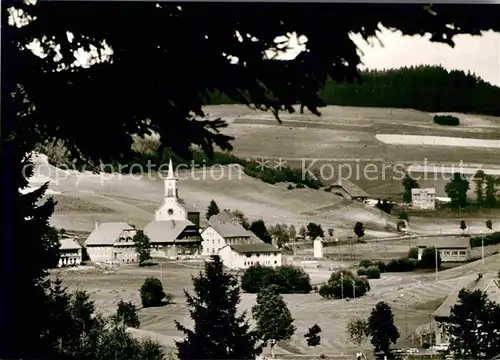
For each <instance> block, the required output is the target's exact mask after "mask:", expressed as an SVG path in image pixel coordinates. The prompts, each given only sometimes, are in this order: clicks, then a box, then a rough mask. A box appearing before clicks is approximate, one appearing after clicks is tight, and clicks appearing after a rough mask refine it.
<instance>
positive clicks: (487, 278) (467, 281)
mask: <svg viewBox="0 0 500 360" xmlns="http://www.w3.org/2000/svg"><path fill="white" fill-rule="evenodd" d="M478 275H479V274H474V275H471V276H468V277H466V278H462V279H461V280H460V281H459V282H458V283H457V285H456V286H455V288H454V289H453V291H452V292H451V294H450V295H449V296H448V297H447V298H446V300H445V301H444V302H443V303H442V304H441V306H440V307H439V308H438V309H437V310H436V311H435V312H434V314H432V316H433V317H434V318H436V317H438V318H446V317H448V316H450V312H451V309H452V308H453V306H455V305H456V304H457V303H458V295H459V293H460V290H462V289H463V288H465V289H467V290H469V291H476V290H481V291H486V293H487V294H488V297H489V299H490V300H492V301H496V302H500V280H499V279H496V278H495V277H494V275H491V274H490V275H487V274H485V275H483V276H481V277H479V276H478ZM492 290H497V291H492Z"/></svg>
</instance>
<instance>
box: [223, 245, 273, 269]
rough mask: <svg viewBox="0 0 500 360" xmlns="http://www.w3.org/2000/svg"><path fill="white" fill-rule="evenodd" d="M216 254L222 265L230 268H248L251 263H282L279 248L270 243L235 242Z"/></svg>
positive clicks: (267, 264) (265, 264) (266, 264)
mask: <svg viewBox="0 0 500 360" xmlns="http://www.w3.org/2000/svg"><path fill="white" fill-rule="evenodd" d="M218 255H219V257H220V259H221V261H222V263H223V265H224V266H225V267H227V268H229V269H232V270H242V269H248V268H249V267H251V266H253V265H262V266H270V267H276V266H281V265H282V254H281V250H280V249H278V248H277V247H276V246H273V245H271V244H265V243H260V244H235V245H226V246H224V247H223V248H221V249H220V250H219V252H218Z"/></svg>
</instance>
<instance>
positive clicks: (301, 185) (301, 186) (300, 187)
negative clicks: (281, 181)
mask: <svg viewBox="0 0 500 360" xmlns="http://www.w3.org/2000/svg"><path fill="white" fill-rule="evenodd" d="M305 187H306V186H305V185H304V184H302V183H299V184H297V186H296V188H297V189H304V188H305Z"/></svg>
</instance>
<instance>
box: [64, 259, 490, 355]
mask: <svg viewBox="0 0 500 360" xmlns="http://www.w3.org/2000/svg"><path fill="white" fill-rule="evenodd" d="M499 260H500V257H499V255H494V256H492V257H489V258H487V259H486V262H485V265H484V266H483V265H481V263H480V262H475V263H469V264H467V265H464V266H460V267H456V268H453V269H450V270H445V271H443V272H440V273H439V277H438V280H436V278H435V275H434V274H415V273H403V274H383V276H382V278H381V279H378V280H370V284H371V287H372V290H371V291H370V293H369V295H368V296H364V297H361V298H357V299H355V300H351V301H349V302H346V301H342V300H323V299H321V297H319V295H318V294H315V293H311V294H305V295H298V294H291V295H284V299H285V301H286V302H287V305H288V307H289V309H290V311H291V313H292V316H293V317H294V319H295V325H296V326H297V329H298V330H297V332H296V333H295V334H294V336H293V337H292V339H291V340H289V341H286V342H283V343H280V345H279V348H278V351H277V352H278V353H292V354H311V355H314V354H316V355H319V354H327V355H329V354H331V355H340V354H353V353H355V352H356V351H357V349H356V347H355V346H353V345H352V344H351V343H349V341H348V337H347V333H346V325H347V323H348V322H349V320H350V319H352V318H354V317H366V316H368V315H369V312H370V310H371V309H372V308H373V306H374V305H375V304H376V303H377V302H379V301H386V302H388V303H389V305H390V306H391V307H392V309H393V312H394V315H395V322H396V325H397V326H398V328H399V331H400V333H401V339H400V341H399V342H398V346H410V345H411V344H410V340H411V334H412V332H413V331H414V330H415V329H417V328H418V327H420V326H422V325H425V324H427V323H428V322H429V316H430V314H432V312H434V311H435V310H436V309H437V307H438V306H439V305H440V303H441V302H442V300H443V299H444V298H445V297H446V296H447V295H448V294H449V293H450V292H451V290H452V289H453V288H454V287H455V286H456V285H457V284H458V283H459V281H461V280H462V279H463V277H464V276H467V277H473V276H476V274H477V272H479V271H483V272H488V271H490V272H491V271H494V272H495V273H496V272H497V271H498V269H497V268H498V261H499ZM296 265H299V266H304V268H305V270H306V271H307V272H309V273H310V275H311V279H312V282H313V283H317V282H321V281H324V280H326V279H327V278H328V276H329V274H330V271H329V270H328V266H327V263H325V266H324V267H323V268H317V267H316V266H315V263H314V262H301V261H300V260H297V261H296ZM199 270H200V266H199V264H196V263H194V262H193V263H180V262H177V263H172V262H170V263H166V264H164V265H163V271H161V270H160V269H159V268H158V267H153V268H147V269H146V268H137V267H135V266H123V267H122V268H121V269H120V270H118V271H117V273H115V274H108V275H104V274H102V273H97V272H96V271H88V273H84V272H78V271H74V270H62V271H59V275H60V277H61V278H62V279H63V281H64V282H65V284H67V286H68V287H69V289H70V290H75V289H77V288H80V289H84V290H86V291H87V292H89V293H90V295H91V299H92V300H94V301H95V303H96V306H97V308H98V309H99V311H101V312H102V313H103V314H106V315H110V314H111V313H113V312H114V311H115V309H116V303H117V302H118V301H119V300H120V299H123V300H125V301H132V302H134V303H135V304H137V305H138V306H140V299H139V291H138V290H139V288H140V286H141V285H142V282H143V281H144V279H145V278H146V277H149V276H156V277H158V278H160V277H162V279H163V284H164V288H165V290H166V291H167V292H170V293H172V294H174V296H175V299H174V302H175V303H174V304H171V305H168V306H166V307H159V308H148V309H141V310H140V311H139V316H140V320H141V324H142V325H141V330H140V331H139V332H138V333H139V335H141V336H149V337H152V338H153V339H155V340H157V341H159V342H160V343H161V344H163V345H164V346H165V347H167V348H172V347H173V346H174V341H175V340H176V339H180V336H181V334H180V333H179V332H178V331H177V330H176V328H175V325H174V320H177V321H179V322H181V323H183V324H186V325H190V324H192V323H191V320H190V318H189V314H188V309H187V307H186V305H185V302H184V296H183V290H184V289H186V290H188V291H191V290H192V285H191V282H190V276H191V275H192V274H196V273H198V272H199ZM161 274H163V275H161ZM254 302H255V295H252V294H242V301H241V304H240V309H241V310H242V311H244V310H246V311H250V309H251V307H252V305H253V304H254ZM405 302H406V304H405ZM314 324H318V325H319V326H320V327H321V328H322V330H323V331H322V333H321V336H322V343H321V345H320V346H318V347H316V348H313V349H310V348H308V347H307V344H306V342H305V339H304V337H303V335H304V334H303V333H304V332H305V331H307V328H308V327H310V326H312V325H314ZM406 335H408V336H406ZM366 348H367V349H368V348H370V346H369V345H368V344H367V345H366Z"/></svg>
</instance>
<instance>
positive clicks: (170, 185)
mask: <svg viewBox="0 0 500 360" xmlns="http://www.w3.org/2000/svg"><path fill="white" fill-rule="evenodd" d="M164 184H165V197H164V199H163V203H162V204H161V205H160V206H159V207H158V208H157V209H156V210H155V221H169V220H177V221H178V220H189V221H191V222H192V223H193V224H195V225H196V227H197V228H199V227H200V211H198V210H197V209H196V208H194V207H191V206H188V205H187V204H186V203H185V202H184V201H183V200H182V199H180V198H179V187H178V179H177V178H176V177H175V175H174V167H173V164H172V159H170V161H169V164H168V174H167V178H166V179H165V181H164Z"/></svg>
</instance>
